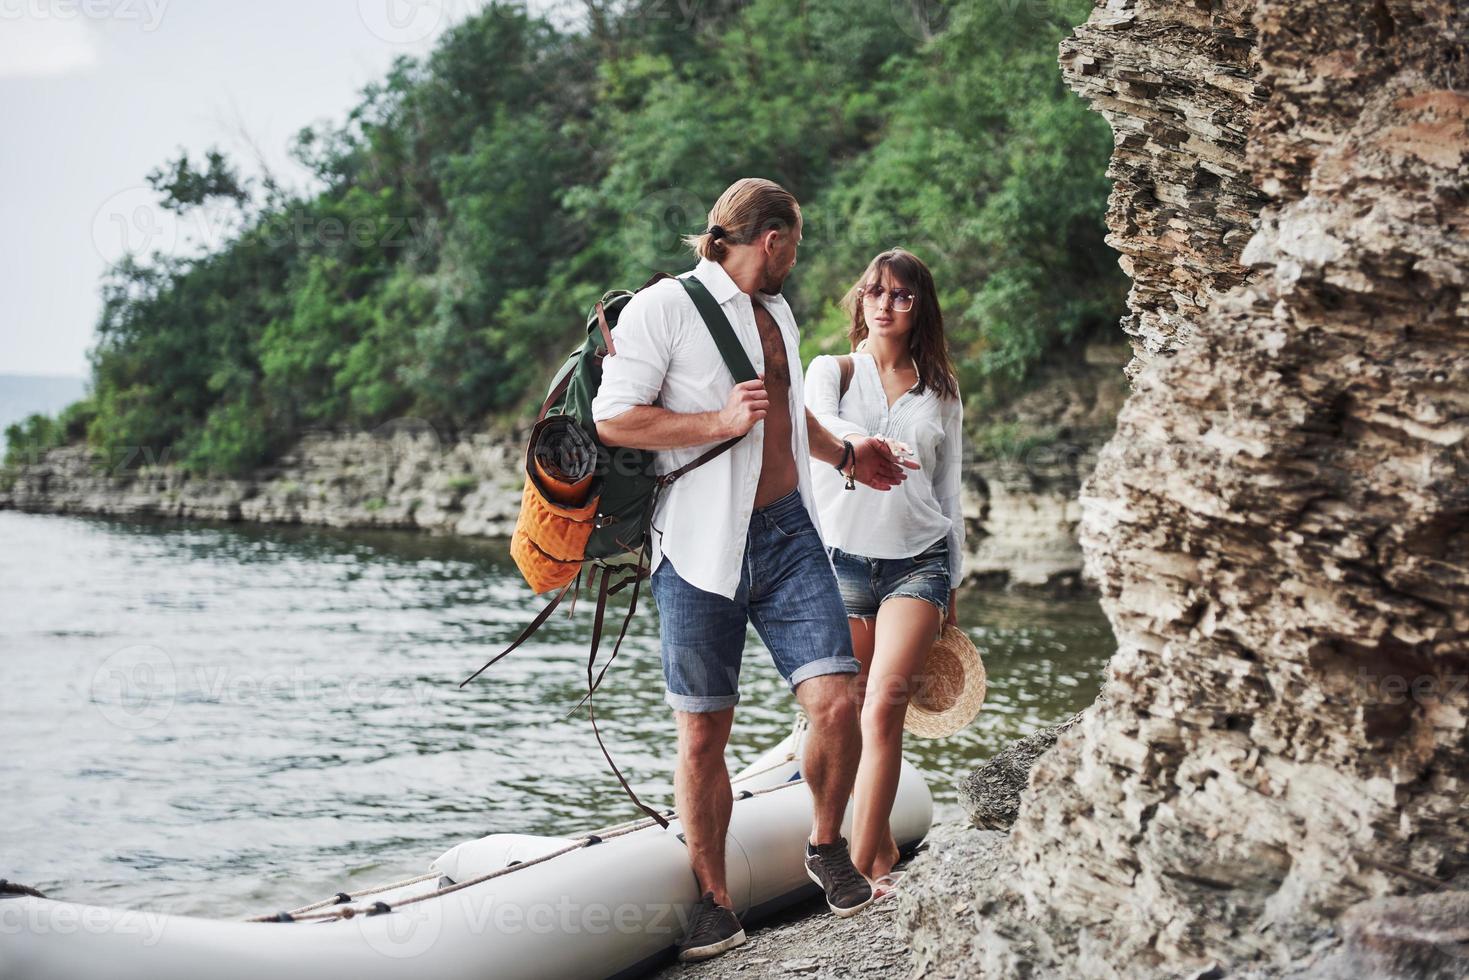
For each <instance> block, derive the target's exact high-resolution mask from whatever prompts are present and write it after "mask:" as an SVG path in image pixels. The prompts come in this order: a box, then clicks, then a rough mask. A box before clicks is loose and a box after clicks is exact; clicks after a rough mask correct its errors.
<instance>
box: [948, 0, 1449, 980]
mask: <svg viewBox="0 0 1469 980" xmlns="http://www.w3.org/2000/svg"><path fill="white" fill-rule="evenodd" d="M1466 42H1469V9H1466V8H1464V7H1462V6H1461V5H1459V4H1457V3H1454V2H1450V0H1373V2H1363V3H1340V2H1336V0H1248V2H1247V0H1222V2H1221V0H1189V2H1176V0H1107V2H1105V3H1103V4H1101V5H1099V6H1098V7H1097V9H1096V11H1095V13H1094V14H1093V16H1092V18H1091V19H1090V21H1089V22H1088V23H1087V24H1086V25H1085V26H1083V27H1081V28H1080V29H1078V30H1077V31H1076V33H1075V36H1074V37H1073V38H1071V39H1070V40H1069V41H1067V42H1066V43H1065V44H1064V45H1063V47H1062V52H1061V64H1062V68H1063V71H1064V72H1065V74H1066V77H1067V80H1068V82H1069V83H1070V84H1071V85H1072V86H1073V87H1074V88H1075V89H1076V90H1077V91H1078V92H1079V93H1081V94H1082V95H1083V96H1084V97H1086V98H1087V99H1089V100H1090V101H1091V103H1092V104H1093V106H1094V107H1095V108H1096V109H1097V110H1098V111H1100V112H1102V113H1103V114H1104V115H1105V116H1106V117H1107V118H1108V120H1109V121H1110V122H1111V123H1112V126H1113V128H1114V131H1115V133H1116V150H1115V154H1114V158H1113V169H1112V172H1113V176H1114V179H1115V180H1116V190H1115V193H1114V195H1113V199H1112V202H1111V207H1110V210H1109V213H1108V221H1109V225H1110V227H1111V231H1112V241H1113V243H1114V245H1115V246H1116V247H1117V248H1118V249H1119V250H1120V251H1121V252H1123V254H1124V256H1125V257H1126V258H1125V263H1126V265H1127V267H1128V268H1129V271H1131V273H1132V274H1133V276H1134V277H1135V286H1134V288H1133V291H1132V294H1131V299H1130V306H1131V313H1130V315H1129V317H1128V320H1127V322H1126V324H1125V326H1126V329H1127V330H1128V332H1129V333H1130V335H1131V337H1132V340H1133V344H1134V354H1135V356H1134V359H1133V361H1132V363H1131V365H1130V366H1129V369H1128V373H1129V375H1130V376H1131V377H1132V379H1133V392H1132V394H1131V396H1130V397H1129V399H1128V401H1127V403H1126V404H1125V406H1124V407H1123V409H1122V411H1121V414H1120V417H1119V421H1118V429H1117V434H1116V436H1115V437H1114V438H1113V439H1112V441H1111V442H1110V443H1109V444H1108V445H1107V446H1106V448H1105V449H1104V450H1103V452H1102V454H1101V458H1100V460H1099V463H1098V466H1097V468H1096V470H1095V472H1094V474H1093V476H1092V477H1091V479H1090V481H1089V482H1088V484H1087V487H1086V488H1085V490H1084V492H1083V496H1082V511H1083V516H1082V541H1083V547H1084V549H1085V553H1086V560H1087V569H1088V573H1089V575H1090V576H1091V577H1092V578H1093V579H1094V580H1095V582H1096V583H1097V584H1098V585H1099V587H1100V588H1101V591H1102V595H1103V605H1104V608H1105V610H1106V612H1107V615H1108V617H1109V618H1110V620H1111V622H1112V624H1113V627H1114V629H1115V631H1116V634H1117V638H1118V645H1119V650H1118V654H1117V656H1116V658H1115V659H1114V661H1113V662H1112V664H1111V665H1110V667H1109V670H1108V678H1107V683H1106V689H1105V692H1104V697H1105V699H1104V701H1102V702H1099V703H1098V704H1097V705H1096V706H1094V707H1093V708H1092V709H1090V710H1088V711H1087V712H1086V713H1085V714H1084V715H1083V717H1082V719H1081V721H1080V722H1079V723H1078V725H1077V726H1076V727H1075V728H1074V729H1072V730H1071V731H1069V732H1067V733H1066V734H1064V735H1063V736H1062V737H1061V738H1060V740H1059V742H1058V745H1057V747H1056V748H1055V749H1054V750H1052V751H1050V752H1048V753H1047V754H1046V755H1044V756H1043V757H1042V758H1041V759H1040V760H1039V762H1038V763H1037V764H1036V766H1035V768H1034V770H1033V771H1032V773H1031V777H1030V784H1029V787H1028V789H1027V791H1026V794H1025V796H1024V797H1023V799H1022V802H1021V806H1020V812H1019V817H1018V819H1017V822H1016V824H1015V826H1014V829H1013V831H1012V833H1011V836H1010V839H1009V844H1008V847H1009V853H1010V856H1011V858H1013V860H1014V863H1015V871H1014V873H1013V875H1012V876H1010V877H1008V878H1006V879H1004V880H1000V879H990V880H989V881H987V882H984V883H982V884H981V885H979V886H978V888H977V891H976V894H975V896H974V899H973V902H972V903H971V904H972V905H973V906H974V907H975V908H977V909H979V910H980V912H981V913H982V914H980V915H977V916H975V917H974V918H973V920H972V921H971V922H969V923H967V924H966V926H965V927H964V928H962V929H958V930H956V929H954V928H953V927H950V928H949V932H948V934H947V940H948V941H949V942H951V943H955V944H959V945H960V946H961V947H962V948H961V949H960V950H959V951H957V954H956V955H958V956H960V957H961V958H962V959H964V960H965V961H966V963H967V965H968V969H969V972H970V973H971V974H982V975H985V976H998V977H1009V976H1014V977H1021V976H1058V975H1064V976H1085V977H1089V978H1090V977H1117V978H1123V977H1126V978H1137V977H1147V976H1169V977H1177V976H1199V977H1205V976H1212V977H1221V976H1244V975H1259V976H1276V975H1285V974H1290V975H1297V974H1301V975H1307V974H1309V975H1319V976H1328V975H1330V976H1337V975H1344V976H1389V975H1412V976H1445V977H1448V976H1455V977H1461V976H1464V975H1466V973H1469V947H1466V945H1465V942H1464V938H1465V935H1469V930H1465V929H1464V928H1463V925H1464V923H1463V920H1462V918H1460V919H1459V920H1458V921H1457V931H1456V928H1455V927H1453V922H1452V914H1451V913H1452V910H1454V909H1458V910H1459V913H1460V914H1461V915H1462V912H1463V910H1464V909H1466V908H1469V903H1466V902H1465V901H1464V896H1463V893H1459V894H1457V895H1455V894H1454V893H1452V891H1450V893H1449V894H1436V895H1430V894H1429V893H1434V892H1442V891H1444V890H1452V889H1464V888H1466V887H1469V880H1466V869H1469V820H1466V819H1465V812H1466V811H1465V804H1464V799H1465V793H1466V789H1469V785H1466V783H1469V681H1466V679H1469V383H1466V381H1469V94H1466V93H1469V59H1466ZM1385 896H1401V897H1399V898H1395V899H1393V898H1384V897H1385ZM1416 896H1427V897H1422V898H1420V897H1416ZM1373 900H1376V901H1375V902H1374V901H1373ZM1446 922H1447V923H1449V924H1448V925H1446ZM1343 937H1345V940H1346V942H1347V945H1348V947H1349V948H1346V949H1339V948H1337V947H1339V946H1340V945H1341V943H1342V942H1343ZM1455 937H1457V938H1455ZM1405 963H1406V964H1412V966H1411V967H1405V966H1404V965H1403V964H1405ZM1404 970H1407V971H1408V972H1407V973H1403V972H1402V971H1404Z"/></svg>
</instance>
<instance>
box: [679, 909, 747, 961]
mask: <svg viewBox="0 0 1469 980" xmlns="http://www.w3.org/2000/svg"><path fill="white" fill-rule="evenodd" d="M744 941H745V930H744V929H743V928H742V927H741V926H740V920H739V919H736V918H735V914H734V913H733V912H731V911H730V910H729V909H727V908H725V907H724V906H723V905H715V904H714V893H713V892H705V893H704V897H703V898H701V899H699V904H698V905H695V906H694V914H693V915H692V916H691V917H690V918H689V932H688V935H686V936H684V940H683V942H682V943H680V944H679V947H678V959H679V962H681V963H692V962H694V961H695V960H707V959H709V958H710V957H711V956H718V955H719V954H720V953H723V952H725V951H726V950H731V949H734V948H735V947H736V946H738V945H740V944H741V943H743V942H744Z"/></svg>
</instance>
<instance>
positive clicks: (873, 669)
mask: <svg viewBox="0 0 1469 980" xmlns="http://www.w3.org/2000/svg"><path fill="white" fill-rule="evenodd" d="M844 305H845V306H846V308H847V309H848V310H849V311H850V312H851V315H852V323H851V328H850V331H849V334H848V337H849V339H850V341H851V344H852V349H853V353H852V354H850V355H844V356H842V357H832V356H829V355H823V356H821V357H817V358H815V359H814V360H813V361H812V362H811V366H810V367H809V368H808V369H807V372H806V405H807V407H808V408H810V409H811V410H812V412H814V413H815V415H816V417H817V419H819V420H820V422H821V424H822V425H824V426H826V428H827V429H829V430H830V431H831V432H832V433H834V434H835V435H836V436H837V437H838V438H841V439H854V438H858V437H861V436H869V435H870V436H879V437H882V438H885V439H887V440H889V442H890V444H891V445H892V446H893V447H894V450H895V451H896V452H899V453H903V454H907V455H910V456H916V458H917V460H918V462H919V463H920V464H921V468H920V469H917V470H911V471H909V473H908V478H907V480H905V481H904V482H903V483H900V484H899V485H898V486H896V487H894V488H893V489H892V490H889V491H886V492H879V491H876V490H872V489H869V488H867V487H863V486H860V485H857V486H855V487H854V485H853V482H852V481H851V480H850V479H847V478H845V476H844V475H843V474H842V473H840V472H834V471H829V470H827V469H826V467H817V468H815V469H814V470H813V472H812V476H813V490H814V492H815V497H816V501H817V508H818V511H819V514H820V517H821V526H822V529H823V532H824V535H825V538H826V543H827V545H828V546H830V550H831V557H832V564H833V565H834V566H835V567H836V572H837V581H838V584H839V585H840V586H841V592H842V601H843V602H844V603H845V605H846V607H847V617H848V618H847V623H848V625H849V626H850V628H851V631H852V646H853V650H854V652H855V653H856V655H857V659H858V660H859V661H860V662H861V664H862V671H863V675H864V676H865V684H864V685H863V688H862V689H863V690H864V692H865V693H864V701H863V707H862V760H861V764H860V765H859V766H858V769H857V783H856V788H855V790H854V797H855V812H854V817H853V830H852V861H853V863H854V864H856V866H857V869H858V870H859V871H861V872H862V873H863V874H865V875H866V876H867V877H868V878H869V879H871V880H872V881H873V883H874V885H875V886H876V888H877V890H878V891H879V892H880V893H888V892H891V890H892V887H893V881H894V878H893V876H892V875H891V874H890V872H891V870H892V866H893V864H894V863H896V861H897V860H898V848H897V845H896V844H895V843H894V841H893V836H892V832H891V830H890V828H889V825H888V818H889V815H890V813H891V812H892V807H893V799H894V797H895V796H896V794H897V786H898V770H899V765H900V762H901V758H902V748H903V719H904V716H905V714H906V713H907V708H908V698H909V694H910V692H911V691H912V690H913V689H914V687H915V684H916V681H915V675H916V674H917V673H918V672H919V671H921V670H922V668H923V664H924V661H925V659H926V657H927V655H928V650H929V647H930V646H931V645H932V644H933V640H934V637H935V636H936V635H937V633H938V631H939V630H940V629H941V628H942V625H943V623H944V622H945V620H947V622H950V623H957V613H956V610H955V607H954V597H955V592H954V590H955V589H957V588H958V585H959V581H960V578H961V575H962V553H963V544H964V521H963V518H962V516H961V515H960V511H959V497H960V488H961V485H962V484H961V459H962V452H963V450H962V436H961V423H962V420H963V407H962V403H961V401H960V398H959V385H958V381H957V379H956V378H955V376H954V369H953V366H952V364H951V363H950V360H949V353H948V345H947V343H946V342H945V339H944V320H943V314H942V312H941V311H940V310H939V302H938V294H937V291H936V290H935V289H934V284H933V275H932V274H931V273H930V272H929V270H928V267H927V266H926V265H924V264H923V262H922V261H921V260H920V259H919V258H918V257H917V256H915V255H913V254H912V253H910V252H907V251H905V250H903V249H899V248H895V249H890V250H889V251H886V252H883V253H882V254H881V255H879V256H877V257H876V258H875V259H873V260H872V262H871V263H870V264H869V265H868V267H867V271H866V272H864V273H863V274H862V278H861V279H859V280H858V281H857V283H856V284H855V285H854V286H853V287H852V289H851V290H850V291H849V292H848V293H847V296H846V298H845V300H844ZM844 362H845V363H844Z"/></svg>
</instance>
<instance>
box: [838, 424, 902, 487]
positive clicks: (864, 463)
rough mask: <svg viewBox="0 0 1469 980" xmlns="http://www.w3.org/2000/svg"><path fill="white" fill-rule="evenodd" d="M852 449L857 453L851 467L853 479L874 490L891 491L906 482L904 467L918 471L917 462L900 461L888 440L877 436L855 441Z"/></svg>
mask: <svg viewBox="0 0 1469 980" xmlns="http://www.w3.org/2000/svg"><path fill="white" fill-rule="evenodd" d="M852 448H853V449H854V450H856V453H857V458H856V459H855V460H854V461H853V462H852V467H851V469H852V476H853V478H854V479H855V480H856V481H857V482H858V483H861V484H863V485H864V486H869V487H871V488H872V489H874V490H891V489H892V488H893V487H895V486H897V485H898V484H899V483H902V482H903V481H904V480H906V479H907V478H908V474H907V473H904V472H903V468H904V467H907V468H908V469H910V470H916V469H918V462H917V461H916V460H910V459H900V458H899V457H898V456H897V455H896V454H894V452H893V451H892V449H891V448H890V447H889V446H888V442H887V440H886V439H880V438H878V437H877V436H868V437H867V438H865V439H855V440H853V442H852Z"/></svg>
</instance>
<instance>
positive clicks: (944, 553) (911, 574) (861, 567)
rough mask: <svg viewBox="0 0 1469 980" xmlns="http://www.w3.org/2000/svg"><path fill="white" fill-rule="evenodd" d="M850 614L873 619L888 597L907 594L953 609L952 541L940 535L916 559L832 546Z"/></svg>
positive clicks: (833, 559)
mask: <svg viewBox="0 0 1469 980" xmlns="http://www.w3.org/2000/svg"><path fill="white" fill-rule="evenodd" d="M831 561H832V564H833V565H834V566H835V567H836V573H837V584H838V585H840V586H841V590H842V604H843V605H844V606H846V607H847V615H848V616H852V617H855V618H859V619H871V618H872V617H874V616H876V615H877V607H878V606H880V605H882V602H883V600H884V599H891V598H893V597H894V596H907V597H908V598H911V599H922V600H923V601H924V602H931V603H933V604H934V605H935V606H938V607H939V611H940V612H942V613H944V614H946V615H947V613H948V611H949V542H948V539H947V538H939V539H938V541H936V542H934V543H933V544H931V545H929V546H928V547H927V548H926V549H924V550H923V551H921V552H919V553H918V554H916V555H914V556H913V557H912V558H866V557H863V556H862V555H853V554H849V553H848V552H845V551H842V550H841V549H840V548H832V549H831Z"/></svg>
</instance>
